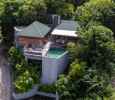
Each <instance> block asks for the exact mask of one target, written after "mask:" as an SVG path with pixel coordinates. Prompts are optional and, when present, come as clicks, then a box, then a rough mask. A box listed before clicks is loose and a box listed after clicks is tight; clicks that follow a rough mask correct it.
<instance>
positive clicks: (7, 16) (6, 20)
mask: <svg viewBox="0 0 115 100" xmlns="http://www.w3.org/2000/svg"><path fill="white" fill-rule="evenodd" d="M1 9H2V10H1V15H0V20H1V30H2V35H3V38H4V39H3V43H5V44H7V46H10V45H13V42H14V25H15V24H16V20H15V12H16V11H17V9H18V3H17V2H16V1H15V0H12V1H8V0H6V1H1Z"/></svg>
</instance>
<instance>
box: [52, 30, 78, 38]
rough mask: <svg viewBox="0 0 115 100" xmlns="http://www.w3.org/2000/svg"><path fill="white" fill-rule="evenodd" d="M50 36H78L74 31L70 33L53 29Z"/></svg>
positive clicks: (69, 31)
mask: <svg viewBox="0 0 115 100" xmlns="http://www.w3.org/2000/svg"><path fill="white" fill-rule="evenodd" d="M51 34H52V35H58V36H67V37H78V35H77V34H76V31H71V30H58V29H54V30H53V31H52V33H51Z"/></svg>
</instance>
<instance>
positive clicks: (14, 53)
mask: <svg viewBox="0 0 115 100" xmlns="http://www.w3.org/2000/svg"><path fill="white" fill-rule="evenodd" d="M9 58H10V64H11V66H12V69H13V70H12V71H13V72H12V75H13V83H14V86H15V89H16V92H26V91H28V90H29V89H31V88H32V86H33V85H34V84H38V83H39V80H40V79H39V78H40V70H39V65H32V64H29V63H28V62H27V61H26V60H25V57H24V56H23V55H22V53H21V52H20V50H19V49H16V48H15V47H11V49H10V50H9Z"/></svg>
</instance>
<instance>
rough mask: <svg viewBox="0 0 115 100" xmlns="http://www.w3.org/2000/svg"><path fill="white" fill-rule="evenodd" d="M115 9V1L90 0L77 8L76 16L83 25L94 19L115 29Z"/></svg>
mask: <svg viewBox="0 0 115 100" xmlns="http://www.w3.org/2000/svg"><path fill="white" fill-rule="evenodd" d="M114 9H115V3H113V2H112V0H90V1H89V2H87V3H85V4H84V5H82V6H80V7H78V8H77V12H76V14H77V15H76V18H77V19H78V20H80V21H81V23H82V25H87V24H88V23H89V22H90V21H92V20H93V21H99V22H101V23H103V24H104V25H107V26H109V27H110V28H111V29H113V28H112V27H113V25H114V20H113V18H115V12H114ZM113 30H114V29H113Z"/></svg>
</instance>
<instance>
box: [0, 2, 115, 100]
mask: <svg viewBox="0 0 115 100" xmlns="http://www.w3.org/2000/svg"><path fill="white" fill-rule="evenodd" d="M50 14H58V15H60V16H61V17H62V18H63V19H75V20H76V21H78V22H79V24H80V28H79V32H78V33H79V39H78V42H77V43H74V42H70V43H68V44H67V47H66V49H67V50H68V51H69V55H70V62H69V66H68V67H69V68H68V70H67V72H66V73H65V74H63V75H60V76H59V78H58V80H57V82H56V83H55V86H56V87H55V88H54V87H53V85H52V87H51V86H41V90H43V91H46V92H51V91H50V89H52V90H53V91H55V90H56V91H57V92H58V93H59V95H60V99H61V100H114V99H115V98H114V96H112V95H113V94H114V90H113V87H112V84H111V81H112V78H113V77H114V75H115V72H114V71H115V0H0V26H1V32H2V38H3V44H5V45H7V47H8V48H10V47H11V46H12V45H13V44H14V28H13V27H14V26H15V25H28V24H30V23H31V22H33V21H34V20H39V21H41V22H43V23H48V17H46V16H48V15H50ZM9 56H10V60H11V66H12V68H13V70H14V71H13V74H14V85H15V87H16V89H17V90H18V91H19V92H21V91H23V92H24V91H27V90H28V89H30V87H32V85H33V84H35V83H37V82H38V81H37V80H38V79H39V71H38V70H36V69H37V68H38V67H36V66H35V65H34V67H33V65H32V64H29V63H28V62H27V61H26V60H25V58H24V57H23V55H22V54H21V53H20V52H19V50H17V49H15V48H14V47H12V48H11V49H10V51H9ZM35 72H36V73H37V74H36V73H35Z"/></svg>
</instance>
